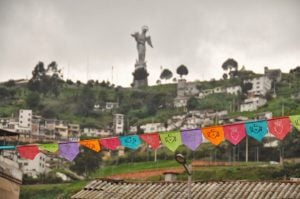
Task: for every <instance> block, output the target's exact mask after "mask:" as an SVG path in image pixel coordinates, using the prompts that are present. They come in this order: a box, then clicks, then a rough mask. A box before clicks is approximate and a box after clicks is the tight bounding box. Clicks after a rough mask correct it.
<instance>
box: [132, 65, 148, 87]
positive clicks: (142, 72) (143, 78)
mask: <svg viewBox="0 0 300 199" xmlns="http://www.w3.org/2000/svg"><path fill="white" fill-rule="evenodd" d="M132 75H133V85H132V86H133V88H140V87H145V86H148V75H149V73H148V72H147V66H146V63H145V62H144V63H136V64H135V70H134V72H133V73H132Z"/></svg>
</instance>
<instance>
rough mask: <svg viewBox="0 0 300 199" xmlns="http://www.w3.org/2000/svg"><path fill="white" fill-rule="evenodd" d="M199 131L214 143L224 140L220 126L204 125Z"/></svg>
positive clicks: (217, 143)
mask: <svg viewBox="0 0 300 199" xmlns="http://www.w3.org/2000/svg"><path fill="white" fill-rule="evenodd" d="M201 131H202V134H203V135H204V137H205V138H206V139H207V140H209V141H210V142H211V143H212V144H214V145H219V144H220V143H221V142H222V141H223V140H224V131H223V127H222V126H213V127H204V128H202V129H201Z"/></svg>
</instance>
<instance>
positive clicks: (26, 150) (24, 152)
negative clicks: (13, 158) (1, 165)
mask: <svg viewBox="0 0 300 199" xmlns="http://www.w3.org/2000/svg"><path fill="white" fill-rule="evenodd" d="M17 150H18V152H19V154H20V157H21V158H25V159H29V160H33V159H34V158H35V156H36V155H37V154H38V153H39V149H38V147H37V146H36V145H27V146H26V145H25V146H18V147H17Z"/></svg>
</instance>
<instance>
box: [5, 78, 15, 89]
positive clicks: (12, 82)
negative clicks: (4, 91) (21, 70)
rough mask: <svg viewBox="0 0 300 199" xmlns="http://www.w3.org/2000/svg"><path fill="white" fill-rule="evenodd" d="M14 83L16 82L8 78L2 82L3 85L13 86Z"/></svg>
mask: <svg viewBox="0 0 300 199" xmlns="http://www.w3.org/2000/svg"><path fill="white" fill-rule="evenodd" d="M15 85H16V82H15V80H13V79H10V80H8V81H7V82H5V83H4V86H6V87H14V86H15Z"/></svg>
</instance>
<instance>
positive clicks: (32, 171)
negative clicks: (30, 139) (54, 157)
mask: <svg viewBox="0 0 300 199" xmlns="http://www.w3.org/2000/svg"><path fill="white" fill-rule="evenodd" d="M48 161H49V157H48V156H47V155H46V154H44V153H42V152H40V153H38V154H37V155H36V156H35V158H34V159H33V160H29V159H22V158H19V159H18V163H19V165H20V168H21V170H22V172H23V174H26V175H28V176H31V177H34V178H36V177H38V175H39V174H42V173H47V172H49V171H50V169H49V164H48V163H47V162H48Z"/></svg>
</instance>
